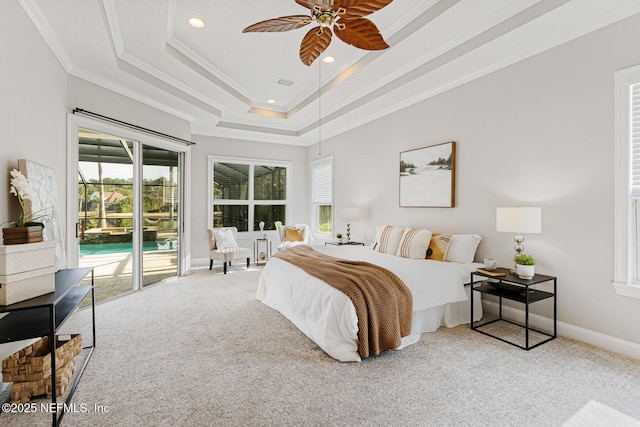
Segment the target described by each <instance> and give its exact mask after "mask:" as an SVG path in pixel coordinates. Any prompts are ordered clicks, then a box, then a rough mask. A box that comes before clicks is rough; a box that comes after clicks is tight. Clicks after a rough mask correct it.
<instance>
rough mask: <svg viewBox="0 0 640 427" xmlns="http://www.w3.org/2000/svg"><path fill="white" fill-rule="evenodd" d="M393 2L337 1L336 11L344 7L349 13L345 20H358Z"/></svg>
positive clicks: (375, 0) (383, 0)
mask: <svg viewBox="0 0 640 427" xmlns="http://www.w3.org/2000/svg"><path fill="white" fill-rule="evenodd" d="M392 1H393V0H335V4H334V9H335V10H338V8H340V7H343V8H345V9H346V10H347V13H346V14H345V15H343V17H344V18H357V17H363V16H367V15H371V14H372V13H373V12H375V11H378V10H380V9H382V8H383V7H385V6H386V5H388V4H389V3H391V2H392Z"/></svg>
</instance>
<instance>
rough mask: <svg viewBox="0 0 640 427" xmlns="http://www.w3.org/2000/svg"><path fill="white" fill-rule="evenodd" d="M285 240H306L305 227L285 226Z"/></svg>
mask: <svg viewBox="0 0 640 427" xmlns="http://www.w3.org/2000/svg"><path fill="white" fill-rule="evenodd" d="M284 240H285V241H287V242H302V241H303V240H304V228H295V227H291V228H289V227H287V228H285V229H284Z"/></svg>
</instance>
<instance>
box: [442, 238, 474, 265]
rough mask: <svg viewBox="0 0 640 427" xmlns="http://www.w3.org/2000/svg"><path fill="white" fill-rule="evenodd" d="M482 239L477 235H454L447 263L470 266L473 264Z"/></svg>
mask: <svg viewBox="0 0 640 427" xmlns="http://www.w3.org/2000/svg"><path fill="white" fill-rule="evenodd" d="M480 240H482V237H480V236H478V235H477V234H454V235H453V236H451V242H450V243H449V250H448V251H447V257H446V258H445V261H451V262H460V263H463V264H468V263H470V262H473V259H474V258H475V256H476V250H477V249H478V245H479V244H480Z"/></svg>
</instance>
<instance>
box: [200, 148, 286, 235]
mask: <svg viewBox="0 0 640 427" xmlns="http://www.w3.org/2000/svg"><path fill="white" fill-rule="evenodd" d="M290 168H291V164H290V163H288V162H269V161H261V160H248V159H232V158H220V157H209V170H210V171H211V179H210V180H209V182H210V185H211V190H210V192H209V197H210V203H209V206H211V223H212V224H213V226H214V227H236V228H237V229H238V231H239V232H251V231H258V230H260V226H259V224H260V222H261V221H264V224H265V226H264V229H265V230H275V229H276V227H275V222H276V221H280V222H282V223H283V224H286V222H287V211H288V209H287V208H288V206H289V203H290V200H289V199H290V197H289V190H288V189H289V185H288V179H289V176H290V172H289V171H290Z"/></svg>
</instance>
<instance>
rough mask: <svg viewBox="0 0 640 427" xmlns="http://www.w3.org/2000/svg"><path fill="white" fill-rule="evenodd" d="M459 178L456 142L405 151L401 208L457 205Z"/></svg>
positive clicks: (401, 165) (401, 170)
mask: <svg viewBox="0 0 640 427" xmlns="http://www.w3.org/2000/svg"><path fill="white" fill-rule="evenodd" d="M455 177H456V143H455V141H450V142H445V143H443V144H437V145H431V146H429V147H423V148H416V149H415V150H409V151H403V152H401V153H400V207H426V208H452V207H454V206H455V200H456V192H455V189H456V186H455V184H456V180H455Z"/></svg>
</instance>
